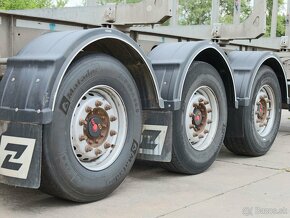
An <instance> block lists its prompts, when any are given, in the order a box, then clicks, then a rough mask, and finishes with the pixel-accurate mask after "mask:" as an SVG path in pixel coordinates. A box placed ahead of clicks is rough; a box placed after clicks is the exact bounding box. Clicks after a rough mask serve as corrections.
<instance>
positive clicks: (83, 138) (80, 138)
mask: <svg viewBox="0 0 290 218" xmlns="http://www.w3.org/2000/svg"><path fill="white" fill-rule="evenodd" d="M87 139H88V137H87V136H85V135H81V136H80V137H79V140H80V141H85V140H87Z"/></svg>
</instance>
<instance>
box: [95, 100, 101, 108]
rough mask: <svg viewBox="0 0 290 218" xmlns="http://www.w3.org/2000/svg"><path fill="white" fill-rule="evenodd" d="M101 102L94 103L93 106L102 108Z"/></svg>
mask: <svg viewBox="0 0 290 218" xmlns="http://www.w3.org/2000/svg"><path fill="white" fill-rule="evenodd" d="M102 104H103V103H102V102H101V101H96V103H95V105H96V107H100V106H102Z"/></svg>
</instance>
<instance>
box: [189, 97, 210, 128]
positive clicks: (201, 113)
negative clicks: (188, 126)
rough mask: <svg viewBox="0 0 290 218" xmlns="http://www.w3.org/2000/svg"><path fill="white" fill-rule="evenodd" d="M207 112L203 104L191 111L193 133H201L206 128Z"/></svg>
mask: <svg viewBox="0 0 290 218" xmlns="http://www.w3.org/2000/svg"><path fill="white" fill-rule="evenodd" d="M206 120H207V111H206V107H205V105H204V104H203V103H200V104H199V105H198V106H197V107H195V108H194V109H193V117H192V124H193V125H194V131H195V132H203V131H204V129H205V126H206Z"/></svg>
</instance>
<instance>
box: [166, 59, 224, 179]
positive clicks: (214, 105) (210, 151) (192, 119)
mask: <svg viewBox="0 0 290 218" xmlns="http://www.w3.org/2000/svg"><path fill="white" fill-rule="evenodd" d="M201 99H203V101H201ZM200 101H201V102H200ZM210 107H211V109H210ZM199 109H200V110H199ZM202 110H203V112H202ZM205 111H206V112H205ZM210 119H212V120H210ZM211 121H212V123H210V122H211ZM193 124H194V125H193ZM226 124H227V99H226V92H225V88H224V86H223V81H222V79H221V77H220V75H219V73H218V72H217V71H216V69H215V68H213V67H212V66H211V65H209V64H207V63H204V62H194V63H193V65H192V66H191V68H190V69H189V72H188V75H187V78H186V81H185V85H184V90H183V95H182V107H181V110H179V111H176V112H174V117H173V145H172V146H173V149H172V160H171V162H170V163H162V164H161V165H162V166H163V167H164V168H166V169H167V170H169V171H173V172H178V173H184V174H198V173H201V172H203V171H205V170H206V169H208V168H209V167H210V166H211V165H212V163H213V162H214V161H215V159H216V157H217V155H218V153H219V151H220V148H221V146H222V143H223V140H224V136H225V131H226ZM207 130H208V131H209V132H208V133H207ZM174 133H177V134H175V135H174ZM199 137H203V138H199Z"/></svg>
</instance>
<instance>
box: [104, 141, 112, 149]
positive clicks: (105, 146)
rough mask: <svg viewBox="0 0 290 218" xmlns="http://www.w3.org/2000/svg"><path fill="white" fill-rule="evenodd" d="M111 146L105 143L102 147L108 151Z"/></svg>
mask: <svg viewBox="0 0 290 218" xmlns="http://www.w3.org/2000/svg"><path fill="white" fill-rule="evenodd" d="M111 146H112V145H111V144H110V143H109V142H106V143H105V145H104V148H105V149H109V148H110V147H111Z"/></svg>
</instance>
